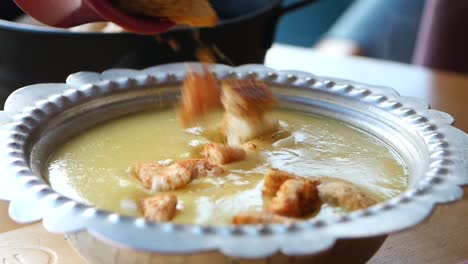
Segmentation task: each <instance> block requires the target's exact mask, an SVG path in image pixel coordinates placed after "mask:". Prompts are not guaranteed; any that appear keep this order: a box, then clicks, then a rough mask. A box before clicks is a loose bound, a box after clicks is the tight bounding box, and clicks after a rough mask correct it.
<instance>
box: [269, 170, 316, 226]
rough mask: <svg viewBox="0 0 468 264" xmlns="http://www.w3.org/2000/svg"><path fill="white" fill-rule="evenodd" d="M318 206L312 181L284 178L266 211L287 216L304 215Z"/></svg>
mask: <svg viewBox="0 0 468 264" xmlns="http://www.w3.org/2000/svg"><path fill="white" fill-rule="evenodd" d="M319 208H320V197H319V195H318V190H317V187H316V185H315V184H314V183H312V182H310V181H307V180H301V179H290V180H286V181H285V182H284V183H283V184H282V185H281V186H280V188H279V190H278V192H277V193H276V195H275V197H273V199H272V200H271V203H270V205H269V206H268V211H269V212H271V213H274V214H278V215H282V216H288V217H304V216H307V215H309V214H311V213H313V212H314V211H316V210H317V209H319Z"/></svg>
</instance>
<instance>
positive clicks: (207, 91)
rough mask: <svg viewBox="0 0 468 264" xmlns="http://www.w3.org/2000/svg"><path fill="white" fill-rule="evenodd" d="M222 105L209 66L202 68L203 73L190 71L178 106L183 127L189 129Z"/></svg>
mask: <svg viewBox="0 0 468 264" xmlns="http://www.w3.org/2000/svg"><path fill="white" fill-rule="evenodd" d="M220 104H221V103H220V91H219V88H218V83H217V81H216V79H215V77H214V76H213V75H212V74H211V72H210V71H209V70H208V68H207V66H203V67H202V72H196V71H194V70H191V69H189V70H188V71H187V75H186V77H185V80H184V83H183V84H182V97H181V100H180V103H179V106H178V113H179V119H180V122H181V124H182V127H189V126H190V125H192V124H193V123H194V122H195V121H197V120H199V119H200V118H202V117H203V116H204V115H205V114H206V113H207V112H208V111H209V110H210V109H213V108H216V107H217V106H219V105H220Z"/></svg>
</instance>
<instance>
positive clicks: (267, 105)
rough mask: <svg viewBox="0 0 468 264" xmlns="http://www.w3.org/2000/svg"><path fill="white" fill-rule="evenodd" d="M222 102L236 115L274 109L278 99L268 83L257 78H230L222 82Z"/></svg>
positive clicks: (259, 112) (227, 109) (253, 113)
mask: <svg viewBox="0 0 468 264" xmlns="http://www.w3.org/2000/svg"><path fill="white" fill-rule="evenodd" d="M222 88H223V96H222V99H221V100H222V103H223V106H224V108H225V109H226V111H227V112H230V113H232V114H235V115H241V116H244V115H247V116H249V115H257V114H262V113H263V112H268V111H271V110H272V109H273V107H274V106H275V105H276V103H277V101H276V98H275V96H274V95H273V93H272V92H271V90H270V89H269V88H268V86H267V85H266V83H264V82H262V81H259V80H256V79H245V80H237V79H230V80H225V81H223V82H222Z"/></svg>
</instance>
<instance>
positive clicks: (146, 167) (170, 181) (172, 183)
mask: <svg viewBox="0 0 468 264" xmlns="http://www.w3.org/2000/svg"><path fill="white" fill-rule="evenodd" d="M133 173H134V176H135V177H136V178H137V179H139V180H140V181H141V182H142V184H143V186H144V187H145V188H147V189H149V190H152V191H169V190H176V189H180V188H183V187H185V186H186V185H187V184H189V183H190V182H191V181H192V180H194V179H198V178H203V177H216V176H219V175H221V174H223V173H224V169H223V168H221V167H219V166H217V165H212V164H210V163H209V162H208V160H206V159H188V160H181V161H177V162H175V163H174V164H172V165H170V166H162V165H159V164H157V163H153V162H143V163H139V164H136V165H135V166H134V169H133Z"/></svg>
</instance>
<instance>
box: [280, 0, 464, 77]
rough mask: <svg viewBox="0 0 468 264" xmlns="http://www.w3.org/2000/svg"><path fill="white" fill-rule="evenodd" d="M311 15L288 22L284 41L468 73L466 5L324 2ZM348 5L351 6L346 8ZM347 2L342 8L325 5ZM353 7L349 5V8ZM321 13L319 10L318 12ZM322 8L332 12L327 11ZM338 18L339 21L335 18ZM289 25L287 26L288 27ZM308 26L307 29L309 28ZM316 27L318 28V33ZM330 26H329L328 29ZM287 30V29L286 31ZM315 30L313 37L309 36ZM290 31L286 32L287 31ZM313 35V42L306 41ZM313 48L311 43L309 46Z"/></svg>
mask: <svg viewBox="0 0 468 264" xmlns="http://www.w3.org/2000/svg"><path fill="white" fill-rule="evenodd" d="M320 2H321V3H324V4H323V6H322V7H320V6H319V4H317V5H313V6H311V7H309V9H310V10H303V11H302V12H304V13H305V12H309V13H307V14H294V15H293V16H296V17H295V18H294V19H295V20H294V21H293V18H290V20H289V21H286V22H287V23H293V22H294V23H295V27H293V26H292V25H291V24H289V27H291V30H289V34H291V35H292V34H302V35H301V36H296V37H289V36H288V35H286V34H283V35H281V34H279V35H278V38H279V41H282V38H285V39H286V38H288V37H289V40H287V41H284V42H287V43H288V42H289V43H290V44H295V45H303V46H309V45H313V46H314V47H315V48H317V49H319V50H321V51H326V52H332V53H338V54H346V55H361V56H367V57H372V58H378V59H384V60H392V61H398V62H403V63H414V64H419V65H424V66H427V67H431V68H435V69H442V70H450V71H457V72H464V73H468V31H467V28H468V16H467V15H466V14H468V1H466V0H450V1H447V0H410V1H408V0H391V1H384V0H355V1H352V2H346V1H340V0H322V1H320ZM345 2H346V3H345ZM325 3H328V4H330V5H331V4H335V3H341V4H342V5H341V7H345V8H344V10H343V11H342V14H341V15H339V16H336V14H337V13H336V12H340V11H339V10H338V9H333V7H331V6H328V5H325ZM347 4H349V5H347ZM314 8H317V9H314ZM320 8H332V9H333V10H329V11H326V10H325V9H324V10H321V9H320ZM312 11H314V12H319V13H320V14H321V16H320V15H318V16H317V17H316V18H315V19H322V18H323V17H326V18H325V19H326V20H327V19H330V18H331V17H332V19H336V18H337V19H336V20H335V22H334V23H330V24H327V23H325V22H322V23H315V24H311V23H312V22H313V20H312V18H311V17H312V16H313V15H314V13H312ZM298 13H299V12H298ZM333 15H335V16H333ZM287 23H286V24H285V25H283V26H287V25H288V24H287ZM305 25H307V26H305ZM315 26H317V27H318V29H312V28H314V27H315ZM324 27H328V30H327V29H324ZM280 29H281V26H280ZM304 30H305V31H307V30H309V31H310V33H306V32H303V31H304ZM283 31H286V29H283ZM304 36H307V37H308V38H307V39H306V37H304ZM306 43H308V44H306Z"/></svg>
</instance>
